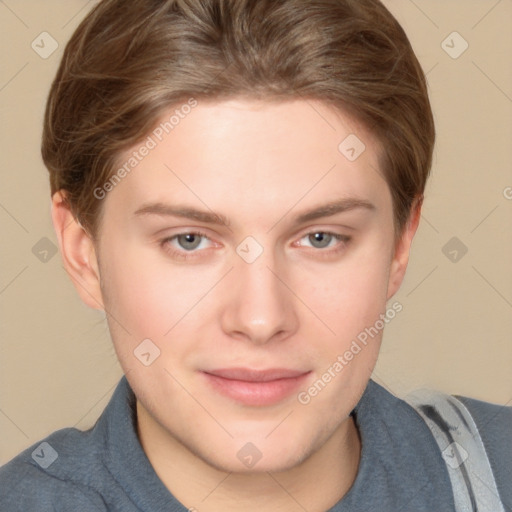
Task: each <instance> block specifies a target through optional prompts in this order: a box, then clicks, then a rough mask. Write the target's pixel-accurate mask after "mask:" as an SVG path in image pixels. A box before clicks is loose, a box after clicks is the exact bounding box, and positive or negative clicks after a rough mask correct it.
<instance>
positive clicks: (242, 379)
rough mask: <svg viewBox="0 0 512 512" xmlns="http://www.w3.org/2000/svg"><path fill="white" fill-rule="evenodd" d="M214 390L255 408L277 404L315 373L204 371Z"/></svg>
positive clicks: (285, 370) (272, 369)
mask: <svg viewBox="0 0 512 512" xmlns="http://www.w3.org/2000/svg"><path fill="white" fill-rule="evenodd" d="M201 373H202V374H203V375H204V377H205V378H206V380H207V382H208V384H209V385H210V386H211V387H212V388H213V390H214V391H215V392H217V393H220V394H221V395H223V396H225V397H228V398H230V399H231V400H234V401H235V402H238V403H242V404H245V405H251V406H265V405H273V404H276V403H279V402H281V401H282V400H284V399H285V398H287V397H289V396H290V395H291V394H292V393H293V392H294V391H296V390H297V389H298V388H299V387H300V386H301V385H302V384H303V383H304V381H305V380H306V378H307V376H308V375H309V374H310V373H311V371H303V370H292V369H285V368H270V369H267V370H253V369H250V368H222V369H217V370H208V371H206V370H204V371H202V372H201Z"/></svg>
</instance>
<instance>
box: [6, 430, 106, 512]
mask: <svg viewBox="0 0 512 512" xmlns="http://www.w3.org/2000/svg"><path fill="white" fill-rule="evenodd" d="M99 465H100V462H99V460H98V450H97V447H96V446H95V444H94V442H93V440H92V439H91V432H90V431H87V432H81V431H79V430H76V429H63V430H59V431H57V432H55V433H53V434H52V435H50V436H49V437H47V438H45V439H43V440H41V441H39V442H37V443H35V444H34V445H32V446H31V447H29V448H27V449H26V450H25V451H23V452H22V453H20V454H19V455H18V456H16V457H15V458H14V459H12V460H11V461H10V462H8V463H7V464H5V465H4V466H2V467H1V468H0V489H1V491H0V510H2V512H11V511H31V510H38V511H42V512H46V511H52V512H53V511H59V510H70V509H75V510H84V511H87V510H97V511H103V510H106V508H105V505H104V503H103V500H102V498H101V496H100V495H99V494H98V493H97V492H96V491H95V490H94V489H93V488H92V487H91V486H89V485H88V477H87V475H90V474H91V473H92V472H94V470H95V466H99Z"/></svg>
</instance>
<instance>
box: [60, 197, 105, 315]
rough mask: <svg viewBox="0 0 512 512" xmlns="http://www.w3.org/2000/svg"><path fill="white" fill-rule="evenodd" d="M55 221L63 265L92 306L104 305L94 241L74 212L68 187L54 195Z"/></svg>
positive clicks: (85, 300) (98, 307) (79, 291)
mask: <svg viewBox="0 0 512 512" xmlns="http://www.w3.org/2000/svg"><path fill="white" fill-rule="evenodd" d="M52 221H53V227H54V229H55V233H56V235H57V240H58V242H59V248H60V253H61V256H62V261H63V263H64V268H65V270H66V272H67V273H68V275H69V277H70V278H71V280H72V282H73V284H74V285H75V288H76V289H77V291H78V294H79V295H80V298H81V299H82V301H83V302H84V303H85V304H87V305H88V306H89V307H91V308H93V309H104V306H103V298H102V294H101V286H100V273H99V266H98V260H97V257H96V250H95V247H94V243H93V240H92V238H91V237H90V236H89V234H88V233H87V232H86V231H85V229H84V228H83V227H82V226H81V224H80V223H79V222H78V220H77V219H75V217H74V216H73V214H72V212H71V210H70V208H69V204H68V202H67V200H66V194H65V191H58V192H55V194H54V195H53V197H52Z"/></svg>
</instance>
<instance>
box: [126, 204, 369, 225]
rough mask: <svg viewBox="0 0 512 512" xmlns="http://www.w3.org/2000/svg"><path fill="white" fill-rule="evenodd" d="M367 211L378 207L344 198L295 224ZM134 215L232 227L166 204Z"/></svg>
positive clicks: (206, 214) (218, 216)
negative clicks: (354, 211)
mask: <svg viewBox="0 0 512 512" xmlns="http://www.w3.org/2000/svg"><path fill="white" fill-rule="evenodd" d="M359 209H362V210H367V211H375V210H376V207H375V205H374V204H373V203H371V202H370V201H367V200H365V199H358V198H343V199H338V200H336V201H331V202H329V203H326V204H323V205H320V206H317V207H315V208H313V209H310V210H307V211H305V212H303V213H301V214H300V215H298V216H297V217H296V218H295V220H294V224H302V223H304V222H309V221H311V220H316V219H320V218H323V217H330V216H332V215H336V214H337V213H343V212H348V211H352V210H359ZM134 215H136V216H143V215H159V216H174V217H182V218H186V219H192V220H197V221H199V222H204V223H206V224H216V225H222V226H227V227H229V226H230V222H229V221H228V219H227V217H226V216H224V215H222V214H220V213H216V212H213V211H205V210H198V209H196V208H192V207H188V206H179V205H177V206H172V205H168V204H165V203H160V202H155V203H147V204H144V205H142V206H141V207H140V208H138V209H137V210H136V211H135V212H134Z"/></svg>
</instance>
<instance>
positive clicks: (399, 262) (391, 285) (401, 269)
mask: <svg viewBox="0 0 512 512" xmlns="http://www.w3.org/2000/svg"><path fill="white" fill-rule="evenodd" d="M422 203H423V197H418V198H416V200H415V201H414V202H413V205H412V207H411V213H410V215H409V220H408V221H407V224H406V226H405V227H404V229H403V231H402V234H401V235H400V238H399V239H398V241H397V243H396V245H395V254H394V256H393V260H392V261H391V267H390V272H389V281H388V293H387V297H386V299H387V300H389V299H390V298H391V297H393V295H395V293H396V292H397V291H398V290H399V288H400V285H401V284H402V281H403V279H404V276H405V271H406V269H407V264H408V263H409V252H410V249H411V245H412V240H413V238H414V235H415V233H416V230H417V229H418V225H419V222H420V217H421V206H422Z"/></svg>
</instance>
